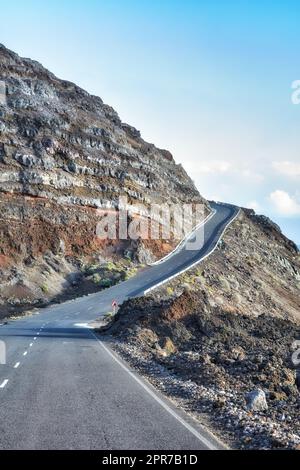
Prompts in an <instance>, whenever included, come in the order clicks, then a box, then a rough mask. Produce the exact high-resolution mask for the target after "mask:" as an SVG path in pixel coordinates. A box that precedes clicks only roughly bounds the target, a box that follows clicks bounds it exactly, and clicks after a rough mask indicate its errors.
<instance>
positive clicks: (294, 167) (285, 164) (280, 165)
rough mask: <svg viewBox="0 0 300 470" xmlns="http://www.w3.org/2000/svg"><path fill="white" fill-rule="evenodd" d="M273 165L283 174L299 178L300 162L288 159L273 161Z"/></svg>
mask: <svg viewBox="0 0 300 470" xmlns="http://www.w3.org/2000/svg"><path fill="white" fill-rule="evenodd" d="M272 167H273V168H274V170H275V171H277V172H278V173H280V174H281V175H285V176H288V177H290V178H298V177H299V176H300V163H296V162H290V161H287V160H286V161H282V162H272Z"/></svg>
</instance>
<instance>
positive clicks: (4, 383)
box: [0, 379, 8, 388]
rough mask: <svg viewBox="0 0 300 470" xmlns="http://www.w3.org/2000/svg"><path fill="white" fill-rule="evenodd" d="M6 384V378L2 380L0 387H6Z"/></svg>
mask: <svg viewBox="0 0 300 470" xmlns="http://www.w3.org/2000/svg"><path fill="white" fill-rule="evenodd" d="M7 384H8V379H5V380H3V382H2V384H1V385H0V388H4V387H6V385H7Z"/></svg>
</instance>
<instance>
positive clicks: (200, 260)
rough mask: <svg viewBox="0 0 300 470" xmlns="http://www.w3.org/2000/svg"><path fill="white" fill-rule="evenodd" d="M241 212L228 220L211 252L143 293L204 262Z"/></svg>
mask: <svg viewBox="0 0 300 470" xmlns="http://www.w3.org/2000/svg"><path fill="white" fill-rule="evenodd" d="M240 212H241V209H239V210H238V212H237V213H236V215H235V216H234V217H233V218H232V219H231V220H230V222H228V224H227V225H226V227H225V228H224V230H223V232H222V233H221V235H220V237H219V239H218V241H217V243H216V245H215V247H214V248H213V249H212V250H211V251H210V252H209V253H207V254H206V255H205V256H203V258H201V259H199V260H198V261H196V262H195V263H193V264H190V265H189V266H188V267H187V268H185V269H183V270H182V271H180V272H178V273H176V274H173V276H170V277H168V278H167V279H164V280H163V281H161V282H159V283H158V284H156V285H155V286H152V287H150V288H149V289H146V290H145V291H144V292H143V294H144V295H147V294H149V292H152V291H153V290H155V289H157V288H158V287H161V286H163V285H164V284H166V283H167V282H170V281H172V280H173V279H175V278H176V277H178V276H180V275H181V274H184V273H185V272H186V271H189V270H190V269H192V268H194V267H195V266H197V265H198V264H200V263H202V261H204V260H205V259H206V258H208V257H209V256H211V255H212V254H213V253H214V251H216V249H217V248H218V244H219V242H220V240H221V239H222V238H223V236H224V233H225V232H226V230H227V229H228V227H229V226H230V225H231V224H232V223H233V222H234V221H235V219H236V218H237V217H238V216H239V215H240Z"/></svg>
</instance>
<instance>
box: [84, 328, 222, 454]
mask: <svg viewBox="0 0 300 470" xmlns="http://www.w3.org/2000/svg"><path fill="white" fill-rule="evenodd" d="M90 332H91V334H92V335H93V336H94V338H95V339H96V341H97V342H98V343H99V344H100V346H102V348H103V349H104V350H105V351H106V352H107V354H109V355H110V356H111V357H112V358H113V359H114V360H115V361H116V362H117V364H119V366H121V367H122V369H124V370H125V371H126V372H127V373H128V374H129V375H130V376H131V377H132V378H133V379H134V380H135V381H136V382H137V383H138V384H139V385H140V386H141V387H142V388H143V389H144V390H146V392H147V393H148V394H149V395H150V396H151V397H152V398H154V400H155V401H157V402H158V403H159V404H160V405H161V406H162V407H163V408H164V409H165V410H166V411H167V412H168V413H170V414H171V415H172V416H173V418H175V419H177V421H179V422H180V423H181V424H182V425H183V426H184V427H185V428H186V429H187V430H188V431H190V432H191V433H192V434H193V435H194V436H195V437H196V438H197V439H199V441H200V442H202V444H204V445H205V446H206V447H207V448H208V449H210V450H217V447H215V446H214V445H213V444H212V443H211V442H209V441H208V440H207V439H206V438H205V437H204V436H201V434H200V433H199V432H198V431H197V430H196V429H194V428H193V426H191V425H190V424H189V423H187V422H186V421H185V420H184V419H183V418H181V417H180V416H179V415H178V414H177V413H175V411H173V410H172V409H171V408H170V407H169V406H168V405H167V404H166V403H165V402H164V401H163V400H161V399H160V398H159V397H158V396H157V395H156V394H155V393H154V392H153V391H152V390H151V389H150V388H149V387H147V385H146V384H145V383H144V382H142V380H140V379H139V378H138V377H137V376H136V375H135V374H134V373H133V372H131V370H130V369H129V368H128V367H127V366H126V365H125V364H123V363H122V362H121V361H120V360H119V359H118V358H117V357H116V356H115V354H113V353H112V351H110V350H109V349H108V348H107V347H106V346H105V345H104V344H103V343H102V341H100V340H99V339H98V338H97V336H96V335H95V333H94V332H93V331H91V330H90ZM215 440H217V439H216V438H215ZM220 444H221V443H220ZM223 446H224V444H223Z"/></svg>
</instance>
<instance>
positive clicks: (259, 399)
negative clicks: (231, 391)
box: [246, 389, 268, 411]
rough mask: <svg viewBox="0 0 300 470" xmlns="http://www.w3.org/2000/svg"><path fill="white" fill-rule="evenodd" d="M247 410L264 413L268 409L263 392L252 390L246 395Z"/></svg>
mask: <svg viewBox="0 0 300 470" xmlns="http://www.w3.org/2000/svg"><path fill="white" fill-rule="evenodd" d="M246 403H247V408H248V409H249V410H252V411H265V410H267V409H268V404H267V400H266V394H265V392H264V391H263V390H261V389H258V390H253V392H250V393H248V394H247V395H246Z"/></svg>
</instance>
